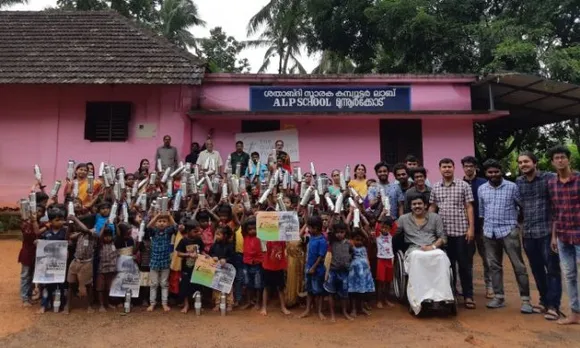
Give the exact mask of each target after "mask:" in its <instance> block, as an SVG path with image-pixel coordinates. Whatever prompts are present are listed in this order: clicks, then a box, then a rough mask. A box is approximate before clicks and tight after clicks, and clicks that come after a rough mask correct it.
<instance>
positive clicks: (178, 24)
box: [157, 0, 205, 53]
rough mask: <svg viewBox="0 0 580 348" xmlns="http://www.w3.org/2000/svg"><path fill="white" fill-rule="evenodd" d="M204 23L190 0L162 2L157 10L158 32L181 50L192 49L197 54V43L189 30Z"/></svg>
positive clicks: (167, 0) (165, 0) (166, 0)
mask: <svg viewBox="0 0 580 348" xmlns="http://www.w3.org/2000/svg"><path fill="white" fill-rule="evenodd" d="M196 25H201V26H205V21H203V20H202V19H201V18H199V14H198V10H197V6H196V5H195V4H194V3H193V1H191V0H164V1H163V2H162V3H161V8H160V9H159V24H158V28H157V30H158V32H159V33H161V35H163V36H165V37H166V38H167V39H168V40H169V41H171V42H173V43H174V44H176V45H177V46H180V47H183V48H193V49H194V50H195V51H196V53H199V49H198V47H197V42H196V40H195V38H194V36H193V34H191V32H189V30H188V29H189V28H190V27H193V26H196Z"/></svg>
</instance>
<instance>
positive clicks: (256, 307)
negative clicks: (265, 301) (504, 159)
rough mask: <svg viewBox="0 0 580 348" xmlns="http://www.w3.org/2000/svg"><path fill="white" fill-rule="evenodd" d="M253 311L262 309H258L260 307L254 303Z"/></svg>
mask: <svg viewBox="0 0 580 348" xmlns="http://www.w3.org/2000/svg"><path fill="white" fill-rule="evenodd" d="M254 309H255V310H257V311H259V310H260V309H262V307H260V305H259V304H257V303H256V304H255V305H254Z"/></svg>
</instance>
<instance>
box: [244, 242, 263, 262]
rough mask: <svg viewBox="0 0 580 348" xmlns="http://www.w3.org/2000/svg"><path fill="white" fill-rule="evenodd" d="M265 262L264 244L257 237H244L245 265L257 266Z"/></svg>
mask: <svg viewBox="0 0 580 348" xmlns="http://www.w3.org/2000/svg"><path fill="white" fill-rule="evenodd" d="M263 260H264V254H263V253H262V242H261V241H260V239H259V238H258V237H256V236H245V237H244V263H245V264H248V265H257V264H260V263H262V261H263Z"/></svg>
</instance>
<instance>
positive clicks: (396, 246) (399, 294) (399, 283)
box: [392, 234, 457, 316]
mask: <svg viewBox="0 0 580 348" xmlns="http://www.w3.org/2000/svg"><path fill="white" fill-rule="evenodd" d="M392 241H393V251H394V254H395V257H394V260H393V288H394V289H393V290H394V293H395V298H396V299H397V300H398V301H399V302H401V303H403V304H405V305H407V306H408V308H409V313H411V314H412V315H415V313H414V312H413V310H412V309H411V305H410V304H409V301H408V299H407V284H408V280H409V276H408V275H407V271H406V270H405V252H406V251H407V249H408V245H407V244H406V243H405V238H404V235H403V234H400V235H397V236H395V237H394V238H393V240H392ZM449 274H450V277H449V279H450V286H451V289H452V290H453V300H448V301H432V300H429V299H426V300H424V301H423V302H422V303H421V312H420V313H419V314H418V315H416V316H420V315H421V314H423V313H425V312H427V311H447V312H448V313H449V314H451V315H452V316H456V315H457V294H455V290H454V289H455V279H454V277H453V271H452V269H451V267H450V268H449Z"/></svg>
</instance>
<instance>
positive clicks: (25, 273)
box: [20, 265, 34, 302]
mask: <svg viewBox="0 0 580 348" xmlns="http://www.w3.org/2000/svg"><path fill="white" fill-rule="evenodd" d="M33 272H34V268H33V267H30V266H24V265H22V268H21V270H20V298H21V299H22V302H30V295H32V275H33Z"/></svg>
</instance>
